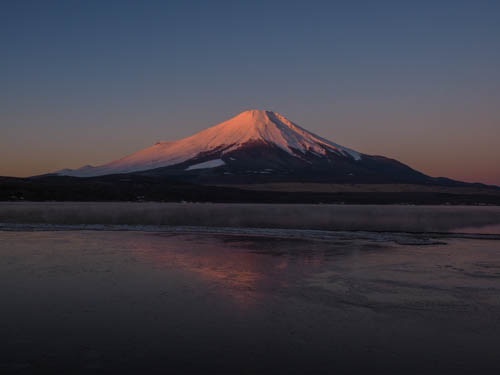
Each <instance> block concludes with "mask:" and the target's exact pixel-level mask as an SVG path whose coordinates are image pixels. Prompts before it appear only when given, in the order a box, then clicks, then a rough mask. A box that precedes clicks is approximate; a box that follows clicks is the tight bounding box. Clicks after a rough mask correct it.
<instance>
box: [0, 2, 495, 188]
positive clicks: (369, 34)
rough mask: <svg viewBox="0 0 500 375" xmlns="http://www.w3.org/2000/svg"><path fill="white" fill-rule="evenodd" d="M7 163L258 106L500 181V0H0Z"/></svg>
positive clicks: (132, 143)
mask: <svg viewBox="0 0 500 375" xmlns="http://www.w3.org/2000/svg"><path fill="white" fill-rule="evenodd" d="M0 51H1V55H0V56H1V59H0V87H1V90H0V175H8V176H29V175H34V174H40V173H45V172H50V171H54V170H57V169H61V168H76V167H80V166H82V165H84V164H94V165H97V164H102V163H105V162H108V161H111V160H114V159H117V158H119V157H122V156H124V155H126V154H129V153H132V152H135V151H137V150H139V149H142V148H144V147H147V146H149V145H151V144H153V143H154V142H155V141H158V140H174V139H179V138H183V137H185V136H188V135H191V134H193V133H195V132H197V131H200V130H202V129H204V128H207V127H209V126H212V125H215V124H217V123H219V122H222V121H224V120H226V119H228V118H229V117H231V116H234V115H236V114H237V113H239V112H241V111H243V110H246V109H251V108H257V109H267V110H273V111H276V112H279V113H281V114H283V115H285V116H286V117H288V118H289V119H290V120H292V121H294V122H296V123H298V124H299V125H302V126H303V127H305V128H307V129H308V130H310V131H313V132H315V133H317V134H319V135H321V136H323V137H326V138H329V139H331V140H332V141H334V142H337V143H340V144H342V145H344V146H347V147H351V148H354V149H356V150H358V151H360V152H364V153H369V154H379V155H385V156H388V157H392V158H396V159H398V160H400V161H402V162H404V163H406V164H408V165H410V166H412V167H413V168H416V169H418V170H421V171H422V172H424V173H427V174H430V175H432V176H447V177H451V178H455V179H460V180H465V181H480V182H484V183H491V184H497V185H500V1H497V0H491V1H484V0H470V1H461V0H453V1H439V0H434V1H425V0H421V1H404V0H399V1H383V0H379V1H356V0H351V1H330V2H328V1H317V2H315V1H295V2H294V1H291V0H287V1H257V0H256V1H235V0H233V1H223V0H216V1H187V0H185V1H172V0H171V1H139V0H137V1H126V0H120V1H113V0H106V1H102V0H99V1H92V0H81V1H71V0H65V1H50V0H45V1H38V0H36V1H17V0H5V1H2V2H1V3H0Z"/></svg>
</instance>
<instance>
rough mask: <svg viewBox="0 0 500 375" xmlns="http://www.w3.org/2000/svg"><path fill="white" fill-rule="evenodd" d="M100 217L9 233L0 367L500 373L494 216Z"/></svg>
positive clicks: (3, 265)
mask: <svg viewBox="0 0 500 375" xmlns="http://www.w3.org/2000/svg"><path fill="white" fill-rule="evenodd" d="M45 207H47V206H45ZM281 209H283V208H281ZM342 209H345V210H347V208H342ZM355 209H358V208H355ZM381 209H382V211H380V212H383V208H381ZM389 209H390V208H389ZM441 209H442V208H437V211H439V210H441ZM478 209H481V208H478ZM488 209H491V211H492V212H493V211H495V210H494V208H488ZM429 210H430V211H432V210H431V209H430V208H429ZM430 211H428V212H430ZM59 214H60V213H58V215H59ZM490 215H492V216H494V215H493V214H490ZM470 216H473V215H470ZM478 216H480V215H478ZM382 219H383V218H382ZM65 220H67V221H68V219H65ZM218 220H220V219H218ZM349 220H350V219H349ZM474 220H475V219H474ZM18 221H19V222H22V221H23V220H18ZM98 221H99V220H94V223H93V224H85V225H83V224H81V223H80V224H75V223H73V224H61V223H59V224H50V223H48V222H47V221H46V222H45V223H38V224H37V223H31V224H28V223H26V222H24V223H21V224H19V223H14V222H12V221H11V222H9V223H4V224H2V226H1V227H0V228H1V229H2V230H0V257H1V262H0V275H1V276H0V277H1V280H2V288H0V298H1V301H2V309H1V318H2V325H1V328H0V329H1V332H0V335H1V337H2V348H1V349H2V350H1V354H0V371H1V372H2V373H23V374H24V373H33V372H52V373H77V374H80V373H81V374H83V373H85V374H88V373H155V372H158V373H160V372H161V373H165V372H173V373H272V374H274V373H294V372H295V373H333V372H342V373H349V372H351V373H359V372H363V373H366V372H371V373H379V372H385V373H391V372H392V373H394V372H397V373H454V374H457V373H465V372H469V373H481V372H483V373H497V372H498V371H500V358H499V356H498V348H499V347H500V235H499V233H497V232H496V226H495V223H494V222H495V220H494V219H491V220H489V223H488V224H487V225H480V228H483V229H482V230H479V231H478V230H473V229H471V226H468V225H466V224H468V223H467V222H465V223H463V224H464V225H462V228H464V231H462V232H460V231H459V230H458V229H456V228H455V229H453V228H451V229H449V230H447V231H443V232H439V233H429V232H418V233H408V232H401V231H398V232H388V231H384V232H377V231H366V230H364V231H346V230H325V229H324V228H323V229H321V230H320V229H313V228H308V229H293V228H250V227H237V226H233V227H213V226H212V227H209V226H176V227H173V226H159V225H156V224H155V225H152V224H148V225H143V226H137V224H136V226H135V227H133V226H132V224H124V223H119V224H116V223H115V224H109V223H108V224H98V223H97V222H98ZM464 221H467V219H464ZM486 221H488V220H486ZM415 222H417V221H415ZM469 224H470V223H469ZM90 225H94V226H95V227H89V226H90ZM459 227H460V226H459ZM472 228H477V227H472ZM484 228H486V229H484ZM453 232H459V233H453Z"/></svg>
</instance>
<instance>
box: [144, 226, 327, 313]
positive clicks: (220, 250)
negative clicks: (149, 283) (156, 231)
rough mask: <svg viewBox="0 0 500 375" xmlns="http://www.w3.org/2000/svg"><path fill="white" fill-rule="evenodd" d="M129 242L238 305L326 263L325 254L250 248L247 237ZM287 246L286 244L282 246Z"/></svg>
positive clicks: (157, 264)
mask: <svg viewBox="0 0 500 375" xmlns="http://www.w3.org/2000/svg"><path fill="white" fill-rule="evenodd" d="M142 240H143V241H139V239H137V241H134V254H135V255H136V256H138V257H139V258H140V259H141V261H147V262H148V263H153V264H154V265H155V267H160V268H162V269H166V270H167V269H168V270H175V271H180V272H182V273H184V274H186V275H187V276H188V277H189V278H191V277H193V276H194V277H196V280H194V281H199V280H202V281H203V282H205V284H206V285H207V286H208V287H209V288H210V290H211V291H213V292H216V293H218V294H221V295H224V296H228V297H230V299H231V300H232V301H233V302H235V303H236V305H237V306H238V307H239V308H241V309H249V308H251V307H252V306H254V305H256V304H258V303H259V302H261V301H260V300H261V298H263V295H264V293H262V291H264V290H268V289H273V290H275V289H276V288H286V287H288V286H290V285H291V283H293V280H295V279H296V278H300V277H304V276H306V275H309V274H311V273H312V272H313V271H314V270H315V269H317V268H319V267H321V266H322V265H324V263H325V257H324V254H319V253H314V252H313V253H309V254H308V256H300V257H293V260H292V259H291V258H290V256H289V255H282V256H271V255H270V254H268V253H266V254H262V253H259V252H254V251H253V250H252V249H250V248H249V247H250V246H251V244H252V241H251V239H249V240H248V241H244V242H241V243H238V242H230V243H226V242H224V241H223V240H221V239H220V238H214V237H210V238H205V237H203V236H196V235H195V236H193V235H176V236H162V235H160V236H158V235H155V236H151V235H149V236H144V237H142ZM285 248H286V245H285Z"/></svg>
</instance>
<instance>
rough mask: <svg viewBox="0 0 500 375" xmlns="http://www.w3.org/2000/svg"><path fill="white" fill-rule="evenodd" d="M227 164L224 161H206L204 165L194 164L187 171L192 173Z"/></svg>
mask: <svg viewBox="0 0 500 375" xmlns="http://www.w3.org/2000/svg"><path fill="white" fill-rule="evenodd" d="M225 164H226V162H225V161H224V160H222V159H214V160H209V161H205V162H203V163H198V164H193V165H190V166H189V167H187V168H186V171H192V170H194V169H208V168H216V167H220V166H222V165H225Z"/></svg>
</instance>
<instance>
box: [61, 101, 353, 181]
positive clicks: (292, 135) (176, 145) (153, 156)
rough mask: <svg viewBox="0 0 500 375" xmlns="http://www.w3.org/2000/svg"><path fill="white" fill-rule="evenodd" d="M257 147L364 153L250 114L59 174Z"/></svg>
mask: <svg viewBox="0 0 500 375" xmlns="http://www.w3.org/2000/svg"><path fill="white" fill-rule="evenodd" d="M255 143H264V144H267V145H273V146H275V147H278V148H280V149H282V150H284V151H286V152H287V153H289V154H291V155H296V156H298V157H300V155H301V154H305V153H307V152H310V153H315V154H317V155H325V154H327V153H328V152H333V153H337V154H339V155H343V156H346V157H350V158H353V159H355V160H359V159H360V158H361V154H360V153H358V152H356V151H353V150H351V149H348V148H346V147H343V146H340V145H338V144H336V143H333V142H331V141H328V140H326V139H323V138H321V137H319V136H317V135H315V134H313V133H311V132H309V131H307V130H305V129H303V128H301V127H300V126H298V125H296V124H294V123H292V122H291V121H289V120H288V119H287V118H285V117H284V116H282V115H280V114H277V113H274V112H270V111H259V110H249V111H245V112H242V113H240V114H239V115H237V116H235V117H233V118H231V119H230V120H228V121H225V122H223V123H221V124H219V125H216V126H213V127H211V128H208V129H206V130H204V131H201V132H199V133H197V134H195V135H193V136H191V137H188V138H184V139H181V140H179V141H174V142H157V143H156V144H155V145H153V146H151V147H149V148H146V149H144V150H141V151H139V152H136V153H134V154H132V155H129V156H127V157H124V158H122V159H119V160H116V161H113V162H111V163H108V164H104V165H102V166H98V167H92V166H85V167H83V168H80V169H77V170H68V169H67V170H62V171H59V174H61V175H70V176H78V177H91V176H100V175H106V174H115V173H130V172H137V171H144V170H149V169H155V168H161V167H166V166H171V165H175V164H179V163H182V162H185V161H186V160H189V159H192V158H195V157H199V156H200V155H203V154H204V153H205V154H206V153H213V152H219V153H220V154H221V155H225V154H228V153H230V152H231V151H235V150H238V149H240V148H243V147H244V146H245V145H248V144H255Z"/></svg>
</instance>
